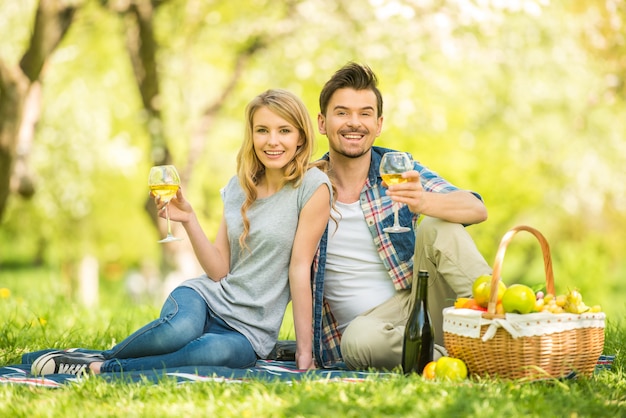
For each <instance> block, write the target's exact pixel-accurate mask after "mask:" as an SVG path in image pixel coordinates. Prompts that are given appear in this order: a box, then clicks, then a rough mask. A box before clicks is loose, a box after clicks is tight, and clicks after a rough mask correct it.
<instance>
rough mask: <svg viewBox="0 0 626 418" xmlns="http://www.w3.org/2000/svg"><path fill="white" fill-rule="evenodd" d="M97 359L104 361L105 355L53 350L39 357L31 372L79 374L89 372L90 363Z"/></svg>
mask: <svg viewBox="0 0 626 418" xmlns="http://www.w3.org/2000/svg"><path fill="white" fill-rule="evenodd" d="M96 361H104V357H102V355H100V354H90V353H79V352H67V351H51V352H49V353H46V354H44V355H42V356H39V357H37V359H36V360H35V361H34V362H33V365H32V366H31V368H30V372H31V374H33V375H35V376H45V375H47V374H73V375H76V376H79V375H84V374H89V365H90V364H91V363H93V362H96Z"/></svg>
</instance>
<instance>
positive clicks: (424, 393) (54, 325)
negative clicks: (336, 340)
mask: <svg viewBox="0 0 626 418" xmlns="http://www.w3.org/2000/svg"><path fill="white" fill-rule="evenodd" d="M59 283H62V281H61V279H59V277H58V275H55V274H53V273H50V272H47V271H44V270H34V269H27V270H6V269H4V270H3V271H0V364H2V365H6V364H14V363H19V362H20V358H21V355H22V354H23V353H25V352H28V351H33V350H37V349H42V348H49V347H77V346H80V347H91V348H107V347H110V346H111V345H112V344H114V343H115V342H116V341H119V340H121V339H122V338H124V337H125V336H126V335H128V333H130V332H132V331H133V330H135V329H136V328H137V327H139V326H141V325H143V324H144V323H145V322H147V321H149V320H151V319H153V318H154V317H155V316H156V315H157V314H158V310H159V308H160V303H158V302H155V303H154V304H151V305H145V304H144V305H134V304H132V303H131V302H130V301H129V299H128V298H127V297H126V295H125V294H124V291H123V285H122V283H121V282H106V283H103V284H102V291H101V296H100V306H99V307H98V308H94V309H87V308H85V307H82V306H81V305H80V304H77V303H74V302H72V299H71V297H70V296H69V295H71V294H72V292H71V286H69V285H67V284H66V285H64V286H60V285H59ZM2 288H4V289H9V291H10V295H8V294H7V291H6V290H2ZM607 325H608V326H607V329H606V343H605V350H604V351H605V353H607V354H608V353H610V354H617V358H616V361H615V363H614V365H613V370H612V371H604V372H601V373H599V374H596V375H595V376H593V377H591V378H588V379H578V380H571V381H557V380H555V381H547V382H534V383H521V382H514V381H500V380H484V379H483V380H467V381H464V382H461V383H449V382H432V381H426V380H423V379H422V378H421V377H418V376H411V377H404V376H402V375H400V374H398V375H392V376H391V377H385V378H380V379H372V380H371V381H366V382H363V383H346V382H326V381H312V380H308V379H306V380H303V381H301V382H296V383H285V382H271V383H268V382H260V381H254V382H249V383H244V384H237V383H224V382H202V383H193V384H182V385H177V384H176V383H175V382H174V381H173V380H163V381H162V382H161V383H160V384H158V385H155V384H149V383H123V382H114V383H105V382H103V381H101V380H100V379H97V378H92V379H86V380H84V381H82V382H80V383H75V384H70V385H68V386H66V387H63V388H60V389H45V388H39V387H28V386H12V385H6V384H5V385H0V416H2V417H21V416H29V417H33V416H34V417H58V416H68V417H70V416H71V417H105V416H123V417H185V416H218V417H231V416H232V417H335V416H347V417H387V416H420V417H459V416H461V417H481V418H485V417H494V416H500V417H541V418H546V417H569V418H572V417H604V416H607V417H616V416H626V379H625V377H624V361H623V359H622V355H621V350H622V347H624V346H626V344H625V343H626V330H625V329H624V327H623V325H622V324H621V323H618V322H617V321H616V320H611V318H609V319H608V321H607ZM290 327H291V322H290V317H289V315H288V316H287V317H286V321H285V324H284V327H283V330H282V331H281V337H282V338H293V334H292V330H291V329H290Z"/></svg>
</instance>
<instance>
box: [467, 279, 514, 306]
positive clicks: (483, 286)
mask: <svg viewBox="0 0 626 418" xmlns="http://www.w3.org/2000/svg"><path fill="white" fill-rule="evenodd" d="M491 278H492V277H491V275H490V274H483V275H482V276H479V277H478V278H477V279H476V280H475V281H474V284H473V285H472V297H473V298H474V300H475V301H476V303H478V304H479V305H480V306H482V307H483V308H486V307H487V305H489V297H490V296H491ZM505 291H506V285H505V284H504V282H503V281H502V280H498V297H497V300H496V302H500V301H501V300H502V296H503V295H504V292H505Z"/></svg>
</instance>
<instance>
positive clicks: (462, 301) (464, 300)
mask: <svg viewBox="0 0 626 418" xmlns="http://www.w3.org/2000/svg"><path fill="white" fill-rule="evenodd" d="M469 299H470V298H457V299H456V300H455V301H454V307H455V308H456V309H459V308H463V307H464V305H465V304H466V303H467V301H468V300H469Z"/></svg>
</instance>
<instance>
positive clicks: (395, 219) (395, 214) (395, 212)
mask: <svg viewBox="0 0 626 418" xmlns="http://www.w3.org/2000/svg"><path fill="white" fill-rule="evenodd" d="M393 226H400V220H399V219H398V206H397V205H396V204H395V203H393Z"/></svg>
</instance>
